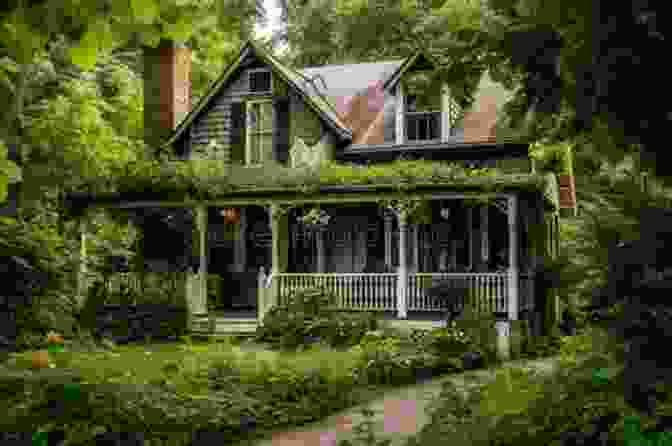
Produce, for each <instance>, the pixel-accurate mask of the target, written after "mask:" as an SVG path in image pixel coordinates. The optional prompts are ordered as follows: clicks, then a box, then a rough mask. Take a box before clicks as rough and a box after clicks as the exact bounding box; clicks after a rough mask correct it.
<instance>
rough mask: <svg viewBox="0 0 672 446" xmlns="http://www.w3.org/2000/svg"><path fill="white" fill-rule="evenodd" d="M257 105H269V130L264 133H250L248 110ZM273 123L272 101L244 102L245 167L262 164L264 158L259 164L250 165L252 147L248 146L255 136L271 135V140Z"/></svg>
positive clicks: (256, 100)
mask: <svg viewBox="0 0 672 446" xmlns="http://www.w3.org/2000/svg"><path fill="white" fill-rule="evenodd" d="M257 104H271V130H266V131H254V132H253V131H252V126H251V122H250V108H251V106H253V105H257ZM274 123H275V108H274V107H273V99H254V100H250V101H247V102H245V165H246V166H260V165H261V164H263V162H264V157H262V160H261V162H260V163H254V164H253V163H251V162H250V159H251V158H252V156H251V155H252V145H251V144H250V142H251V138H252V136H255V135H269V134H270V135H271V139H272V138H273V133H274V130H275V129H274V128H273V125H274Z"/></svg>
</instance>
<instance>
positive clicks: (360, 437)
mask: <svg viewBox="0 0 672 446" xmlns="http://www.w3.org/2000/svg"><path fill="white" fill-rule="evenodd" d="M373 413H374V412H373V410H371V409H370V408H368V407H362V416H363V417H364V420H365V421H362V423H361V424H358V425H357V426H355V428H354V431H355V433H356V434H357V436H356V438H355V440H354V442H353V441H350V440H342V441H340V442H339V443H338V446H353V445H368V446H389V445H390V444H391V443H392V440H391V439H380V440H377V439H376V437H375V434H374V430H373V425H374V422H373V420H372V418H373Z"/></svg>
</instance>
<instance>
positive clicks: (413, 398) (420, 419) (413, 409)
mask: <svg viewBox="0 0 672 446" xmlns="http://www.w3.org/2000/svg"><path fill="white" fill-rule="evenodd" d="M557 365H558V358H557V357H551V358H542V359H536V360H519V361H511V362H509V363H507V364H505V365H504V366H503V367H523V368H528V367H529V368H532V369H536V370H538V371H539V372H542V373H549V372H552V371H553V370H555V368H556V367H557ZM494 370H495V369H490V370H474V371H468V372H463V373H459V374H454V375H445V376H442V377H439V378H435V379H432V380H429V381H426V382H423V383H421V384H415V385H411V386H407V387H402V388H399V389H394V390H391V391H390V392H389V393H386V394H385V395H384V396H383V397H381V398H379V399H376V400H374V401H371V402H369V403H366V404H364V405H360V406H355V407H351V408H349V409H346V410H344V411H341V412H338V413H336V414H334V415H331V416H329V417H327V418H324V419H322V420H319V421H316V422H313V423H310V424H308V425H306V426H303V427H301V428H299V429H296V430H291V431H287V432H277V433H274V434H273V435H272V436H271V437H269V438H264V439H257V440H255V441H251V442H245V443H241V444H240V445H239V446H243V445H245V446H336V445H337V443H338V441H340V440H344V439H352V438H353V432H352V429H353V427H354V426H356V425H358V424H359V423H360V422H361V421H363V416H362V415H361V409H362V407H363V406H368V407H369V408H371V409H372V410H373V411H374V416H373V419H372V420H373V422H374V432H375V433H376V436H377V437H378V438H390V439H392V443H391V446H399V445H403V444H404V443H405V441H406V439H407V438H408V437H410V436H412V435H415V434H416V433H418V432H419V431H420V430H421V429H422V428H423V426H424V425H425V424H427V423H428V422H429V421H430V414H429V413H427V411H426V410H425V409H426V408H427V406H428V405H429V404H430V403H431V401H432V400H433V399H434V398H436V397H437V396H438V395H439V394H440V393H441V390H442V388H443V383H445V382H446V381H452V382H453V383H454V384H455V385H456V386H457V387H458V388H459V389H462V390H463V391H464V392H467V391H468V390H469V388H470V387H472V386H473V385H475V384H476V383H485V382H487V381H489V380H491V379H492V378H493V375H494Z"/></svg>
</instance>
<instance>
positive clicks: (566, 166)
mask: <svg viewBox="0 0 672 446" xmlns="http://www.w3.org/2000/svg"><path fill="white" fill-rule="evenodd" d="M572 147H573V146H572V144H571V143H568V142H563V143H556V144H548V143H543V142H538V143H535V144H533V145H532V147H531V148H530V157H531V158H532V159H533V160H535V161H536V165H537V169H538V170H539V171H540V172H543V173H545V172H554V173H556V174H559V175H573V174H574V173H573V168H572Z"/></svg>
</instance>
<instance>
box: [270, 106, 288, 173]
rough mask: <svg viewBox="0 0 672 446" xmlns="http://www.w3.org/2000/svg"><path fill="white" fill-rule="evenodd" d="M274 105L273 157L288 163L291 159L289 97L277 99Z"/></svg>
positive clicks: (280, 161)
mask: <svg viewBox="0 0 672 446" xmlns="http://www.w3.org/2000/svg"><path fill="white" fill-rule="evenodd" d="M273 107H274V113H273V115H274V119H275V123H274V125H273V130H274V135H273V136H274V138H273V157H274V158H275V160H276V161H277V162H279V163H282V164H286V163H287V160H288V159H289V98H287V97H283V98H277V99H275V100H274V101H273Z"/></svg>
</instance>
